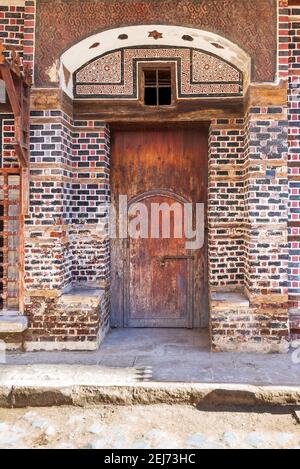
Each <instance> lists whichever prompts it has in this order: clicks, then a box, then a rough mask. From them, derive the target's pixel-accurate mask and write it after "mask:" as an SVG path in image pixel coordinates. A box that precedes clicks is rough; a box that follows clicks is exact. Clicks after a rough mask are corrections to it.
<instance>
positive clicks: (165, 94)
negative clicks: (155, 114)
mask: <svg viewBox="0 0 300 469" xmlns="http://www.w3.org/2000/svg"><path fill="white" fill-rule="evenodd" d="M144 104H145V105H146V106H170V104H172V80H171V69H170V68H160V69H153V68H151V69H150V68H149V69H145V70H144Z"/></svg>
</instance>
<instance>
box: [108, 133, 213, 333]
mask: <svg viewBox="0 0 300 469" xmlns="http://www.w3.org/2000/svg"><path fill="white" fill-rule="evenodd" d="M111 155H112V157H111V190H112V202H113V204H114V205H115V207H119V206H120V205H119V202H120V199H119V196H123V204H124V200H126V199H124V196H126V197H127V201H128V208H129V217H128V221H129V224H130V222H131V217H133V218H135V217H136V213H138V214H139V215H141V212H135V211H134V210H133V211H132V213H131V208H134V207H137V205H136V204H143V216H144V220H145V217H146V219H147V223H146V229H147V230H148V235H149V236H141V237H137V236H129V237H127V239H119V238H117V239H113V240H112V241H111V248H112V249H111V269H112V272H111V299H112V326H115V327H183V328H192V327H205V326H206V325H207V311H208V306H207V249H206V247H207V240H206V235H205V243H204V245H203V247H202V248H201V249H197V250H193V249H190V248H189V246H187V241H188V240H187V237H186V233H185V228H184V227H182V230H178V228H180V227H178V226H176V223H177V225H178V218H176V215H175V214H176V210H173V208H174V207H175V206H174V204H176V207H177V209H178V210H179V212H180V207H181V208H182V211H181V213H182V214H183V213H184V204H185V203H187V202H188V203H192V204H193V207H195V204H196V203H203V204H205V206H206V199H207V132H206V130H205V129H201V128H198V127H197V128H184V127H183V128H153V129H134V130H131V129H130V130H128V129H127V130H126V129H123V130H115V131H113V132H112V148H111ZM161 204H163V206H164V208H168V207H169V209H170V210H169V215H170V217H169V221H170V225H169V227H167V233H166V232H164V231H163V226H162V217H163V216H162V215H161V216H160V219H159V220H160V224H159V227H158V228H157V227H156V229H153V226H151V224H152V225H153V207H158V206H159V207H162V205H161ZM123 206H124V205H123ZM166 213H167V214H168V210H167V211H166ZM177 214H178V212H177ZM117 219H118V216H117ZM179 220H180V217H179ZM183 220H184V216H182V219H181V220H180V223H182V221H183ZM133 221H134V220H133ZM138 228H140V226H138ZM200 228H203V227H200ZM168 230H169V233H168ZM180 231H181V232H182V235H181V236H180ZM143 233H144V234H145V230H144V231H143ZM153 233H154V236H153ZM178 233H179V235H178ZM169 234H170V236H169Z"/></svg>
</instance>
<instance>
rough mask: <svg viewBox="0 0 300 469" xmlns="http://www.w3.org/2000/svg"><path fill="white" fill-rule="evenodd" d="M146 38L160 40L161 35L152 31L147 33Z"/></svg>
mask: <svg viewBox="0 0 300 469" xmlns="http://www.w3.org/2000/svg"><path fill="white" fill-rule="evenodd" d="M148 37H153V39H155V40H157V39H162V37H163V33H159V32H158V31H156V29H155V30H154V31H149V34H148Z"/></svg>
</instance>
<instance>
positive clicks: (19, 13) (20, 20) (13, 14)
mask: <svg viewBox="0 0 300 469" xmlns="http://www.w3.org/2000/svg"><path fill="white" fill-rule="evenodd" d="M24 17H25V2H24V4H23V5H20V4H19V3H18V2H15V3H14V0H12V1H11V5H1V2H0V39H1V41H2V42H3V43H4V45H5V47H6V49H7V50H6V52H5V55H6V57H10V53H11V51H12V50H15V51H17V52H18V53H19V54H20V56H21V57H23V47H24V45H23V41H24Z"/></svg>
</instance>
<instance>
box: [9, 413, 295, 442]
mask: <svg viewBox="0 0 300 469" xmlns="http://www.w3.org/2000/svg"><path fill="white" fill-rule="evenodd" d="M298 447H299V448H300V424H299V423H297V422H296V419H295V418H294V416H293V412H292V410H288V409H284V408H281V409H277V408H272V409H271V410H270V409H268V410H261V409H260V410H258V409H251V410H250V411H249V409H248V411H245V410H243V409H240V408H235V409H233V408H227V409H219V410H218V411H216V409H214V410H212V409H202V410H199V409H197V408H195V407H191V406H167V405H156V406H131V407H121V406H119V407H118V406H114V407H112V406H99V407H98V406H97V407H93V408H92V407H91V408H85V409H78V408H74V407H60V408H35V409H22V410H17V409H9V410H7V409H0V448H66V449H68V448H87V449H97V448H108V449H115V448H120V449H122V448H128V449H133V448H137V449H147V448H149V449H154V448H167V449H176V448H184V449H186V448H298Z"/></svg>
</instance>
